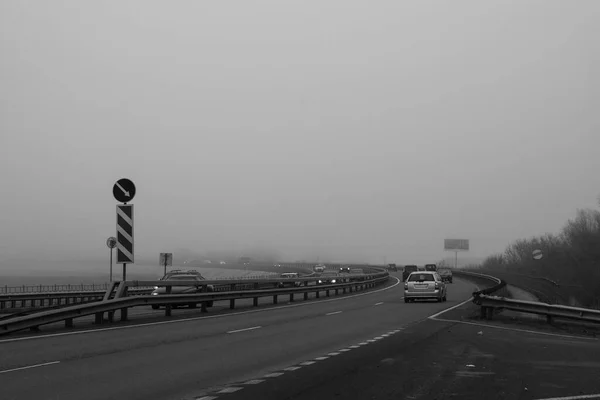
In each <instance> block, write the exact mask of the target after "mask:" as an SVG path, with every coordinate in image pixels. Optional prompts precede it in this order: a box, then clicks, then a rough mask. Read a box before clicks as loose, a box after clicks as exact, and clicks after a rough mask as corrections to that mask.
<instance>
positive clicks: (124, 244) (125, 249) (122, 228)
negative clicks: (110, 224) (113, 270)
mask: <svg viewBox="0 0 600 400" xmlns="http://www.w3.org/2000/svg"><path fill="white" fill-rule="evenodd" d="M117 263H122V264H133V204H118V205H117ZM123 268H124V267H123Z"/></svg>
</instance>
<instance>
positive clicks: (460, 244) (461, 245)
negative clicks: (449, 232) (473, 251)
mask: <svg viewBox="0 0 600 400" xmlns="http://www.w3.org/2000/svg"><path fill="white" fill-rule="evenodd" d="M444 250H452V251H458V250H464V251H468V250H469V239H444Z"/></svg>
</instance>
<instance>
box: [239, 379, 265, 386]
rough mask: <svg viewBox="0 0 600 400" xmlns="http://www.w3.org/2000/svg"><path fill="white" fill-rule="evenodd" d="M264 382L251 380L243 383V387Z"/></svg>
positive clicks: (262, 380)
mask: <svg viewBox="0 0 600 400" xmlns="http://www.w3.org/2000/svg"><path fill="white" fill-rule="evenodd" d="M264 381H265V380H264V379H252V380H251V381H248V382H244V385H257V384H259V383H261V382H264Z"/></svg>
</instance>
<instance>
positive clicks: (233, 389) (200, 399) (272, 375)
mask: <svg viewBox="0 0 600 400" xmlns="http://www.w3.org/2000/svg"><path fill="white" fill-rule="evenodd" d="M339 313H341V311H334V312H332V313H328V314H325V315H335V314H339ZM259 328H261V327H260V326H253V327H250V328H244V329H237V330H233V331H229V332H227V333H237V332H245V331H250V330H254V329H259ZM401 330H402V328H400V329H396V330H393V331H390V332H388V333H384V334H382V335H381V336H376V337H375V338H373V339H369V340H365V341H364V342H360V343H358V344H356V345H352V346H348V348H344V349H340V350H338V351H333V352H331V353H328V354H327V355H325V356H321V357H316V358H314V359H313V360H311V361H304V362H301V363H299V364H298V365H296V366H291V367H287V368H284V369H283V370H282V371H290V372H291V371H296V370H299V369H300V368H302V366H308V365H313V364H316V363H317V362H318V361H324V360H327V359H328V358H329V357H333V356H338V355H340V354H341V353H345V352H348V351H351V350H352V349H358V348H360V347H361V346H366V345H368V344H369V343H374V342H376V341H378V340H381V339H384V338H386V337H389V336H391V335H393V334H395V333H397V332H400V331H401ZM50 364H51V363H50ZM41 365H45V364H41ZM32 367H35V366H32ZM24 368H31V367H24ZM10 371H12V370H9V371H0V373H1V372H10ZM459 372H460V371H459ZM468 372H470V371H468ZM284 373H285V372H271V373H269V374H267V375H265V376H263V378H277V377H278V376H281V375H283V374H284ZM264 381H265V379H252V380H249V381H246V382H244V383H243V384H244V385H258V384H259V383H262V382H264ZM242 389H243V387H227V388H224V389H222V390H220V391H218V392H216V394H224V393H234V392H237V391H238V390H242ZM216 398H217V396H203V397H196V398H195V400H214V399H216Z"/></svg>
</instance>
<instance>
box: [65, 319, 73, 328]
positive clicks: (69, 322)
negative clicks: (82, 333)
mask: <svg viewBox="0 0 600 400" xmlns="http://www.w3.org/2000/svg"><path fill="white" fill-rule="evenodd" d="M72 327H73V318H67V319H65V328H72Z"/></svg>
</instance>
